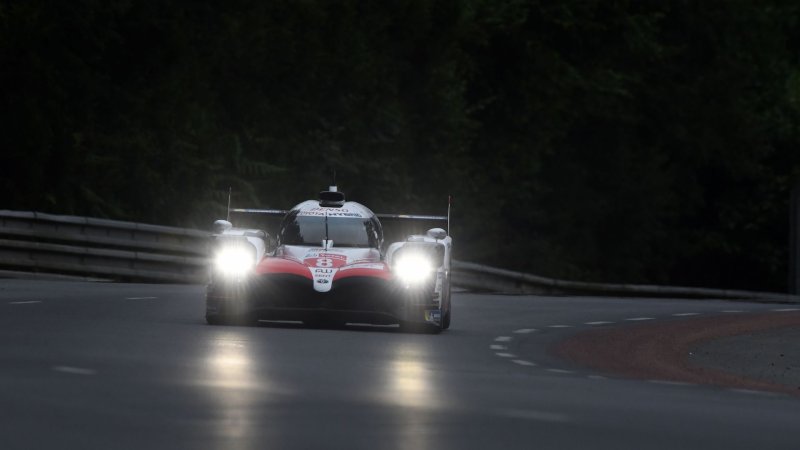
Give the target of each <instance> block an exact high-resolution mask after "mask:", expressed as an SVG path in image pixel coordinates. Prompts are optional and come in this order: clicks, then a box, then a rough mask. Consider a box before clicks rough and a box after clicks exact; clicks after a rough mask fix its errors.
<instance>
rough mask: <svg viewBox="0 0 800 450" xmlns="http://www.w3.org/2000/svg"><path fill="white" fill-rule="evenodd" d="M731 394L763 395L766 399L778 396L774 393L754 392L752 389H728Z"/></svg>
mask: <svg viewBox="0 0 800 450" xmlns="http://www.w3.org/2000/svg"><path fill="white" fill-rule="evenodd" d="M728 390H729V391H731V392H738V393H739V394H748V395H765V396H767V397H774V396H776V395H778V394H775V393H774V392H767V391H756V390H754V389H728Z"/></svg>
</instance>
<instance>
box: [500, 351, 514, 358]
mask: <svg viewBox="0 0 800 450" xmlns="http://www.w3.org/2000/svg"><path fill="white" fill-rule="evenodd" d="M495 355H497V356H499V357H501V358H516V357H517V355H515V354H513V353H501V352H498V353H495Z"/></svg>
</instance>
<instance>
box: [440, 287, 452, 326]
mask: <svg viewBox="0 0 800 450" xmlns="http://www.w3.org/2000/svg"><path fill="white" fill-rule="evenodd" d="M445 299H446V301H445V303H446V306H447V310H446V311H445V312H444V316H442V329H443V330H446V329H448V328H450V316H451V313H452V311H453V302H452V300H451V298H450V286H449V285H448V286H447V296H446V297H445Z"/></svg>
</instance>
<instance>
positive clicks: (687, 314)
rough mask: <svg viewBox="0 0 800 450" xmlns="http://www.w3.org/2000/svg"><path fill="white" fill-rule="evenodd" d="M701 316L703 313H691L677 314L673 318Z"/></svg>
mask: <svg viewBox="0 0 800 450" xmlns="http://www.w3.org/2000/svg"><path fill="white" fill-rule="evenodd" d="M700 314H701V313H695V312H691V313H677V314H673V316H675V317H685V316H699V315H700Z"/></svg>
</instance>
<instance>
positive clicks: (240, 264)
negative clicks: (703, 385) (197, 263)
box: [214, 248, 255, 276]
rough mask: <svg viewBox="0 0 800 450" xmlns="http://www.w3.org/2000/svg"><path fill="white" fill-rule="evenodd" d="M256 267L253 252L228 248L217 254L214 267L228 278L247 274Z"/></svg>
mask: <svg viewBox="0 0 800 450" xmlns="http://www.w3.org/2000/svg"><path fill="white" fill-rule="evenodd" d="M254 265H255V260H254V258H253V255H252V253H251V252H249V251H247V249H244V248H226V249H223V250H222V251H220V252H219V253H217V257H216V259H215V260H214V266H215V267H216V268H217V270H218V271H219V272H222V273H223V274H224V275H227V276H241V275H245V274H247V272H249V271H250V269H252V268H253V266H254Z"/></svg>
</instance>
